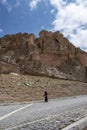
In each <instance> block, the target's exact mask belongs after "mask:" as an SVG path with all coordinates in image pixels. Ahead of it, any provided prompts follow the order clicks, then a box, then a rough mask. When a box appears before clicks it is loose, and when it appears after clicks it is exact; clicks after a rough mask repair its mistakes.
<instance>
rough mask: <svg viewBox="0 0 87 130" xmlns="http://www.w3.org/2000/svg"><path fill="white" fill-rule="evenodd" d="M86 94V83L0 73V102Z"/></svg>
mask: <svg viewBox="0 0 87 130" xmlns="http://www.w3.org/2000/svg"><path fill="white" fill-rule="evenodd" d="M44 91H48V98H49V99H55V98H59V97H66V96H77V95H87V83H82V82H78V81H69V80H62V79H52V78H47V77H40V76H30V75H18V74H14V73H12V74H0V103H6V102H24V101H35V100H43V99H44V97H43V94H44Z"/></svg>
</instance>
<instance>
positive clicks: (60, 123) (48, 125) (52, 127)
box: [15, 107, 87, 130]
mask: <svg viewBox="0 0 87 130" xmlns="http://www.w3.org/2000/svg"><path fill="white" fill-rule="evenodd" d="M85 116H87V107H84V108H80V109H77V110H75V111H71V112H66V113H62V114H60V115H53V116H52V115H50V116H49V118H48V119H44V120H42V121H37V122H35V123H31V124H30V123H29V124H28V123H27V124H26V125H24V126H23V127H21V128H17V129H15V130H60V129H62V128H64V127H66V126H68V125H70V124H72V123H74V122H76V121H78V120H80V119H81V118H83V117H85Z"/></svg>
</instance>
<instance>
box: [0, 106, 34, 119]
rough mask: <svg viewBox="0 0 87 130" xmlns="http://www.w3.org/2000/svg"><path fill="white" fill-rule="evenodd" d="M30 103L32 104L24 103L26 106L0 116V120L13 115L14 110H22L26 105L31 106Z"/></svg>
mask: <svg viewBox="0 0 87 130" xmlns="http://www.w3.org/2000/svg"><path fill="white" fill-rule="evenodd" d="M31 105H32V104H28V105H26V106H24V107H21V108H19V109H17V110H15V111H12V112H11V113H8V114H6V115H4V116H2V117H0V121H1V120H3V119H5V118H8V117H9V116H11V115H13V114H14V113H16V112H18V111H21V110H23V109H25V108H27V107H29V106H31Z"/></svg>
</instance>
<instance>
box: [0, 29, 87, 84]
mask: <svg viewBox="0 0 87 130" xmlns="http://www.w3.org/2000/svg"><path fill="white" fill-rule="evenodd" d="M11 72H15V73H23V74H32V75H42V76H50V77H55V78H63V79H73V80H80V81H85V82H86V81H87V53H86V52H84V51H82V50H80V49H79V48H76V47H75V46H74V45H73V44H72V43H70V42H69V41H68V40H67V39H66V38H64V37H63V35H62V34H61V33H60V32H54V33H52V32H48V31H45V30H42V31H41V32H40V33H39V38H36V37H35V36H34V34H27V33H23V34H22V33H18V34H15V35H6V36H4V37H3V38H0V73H11Z"/></svg>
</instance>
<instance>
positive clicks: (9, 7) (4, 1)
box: [1, 0, 24, 12]
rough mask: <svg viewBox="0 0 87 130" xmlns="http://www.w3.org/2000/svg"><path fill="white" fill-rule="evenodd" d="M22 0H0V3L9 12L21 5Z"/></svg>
mask: <svg viewBox="0 0 87 130" xmlns="http://www.w3.org/2000/svg"><path fill="white" fill-rule="evenodd" d="M22 1H23V0H15V3H14V4H11V3H10V1H9V0H1V3H2V4H3V5H4V7H5V8H6V9H7V11H8V12H11V11H12V9H13V8H15V7H18V6H20V5H21V3H22ZM23 2H24V1H23Z"/></svg>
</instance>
